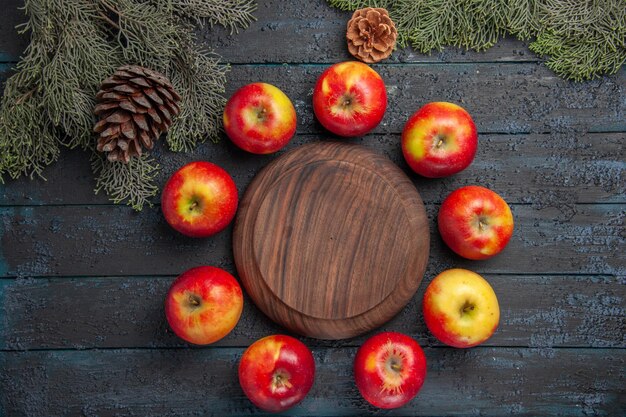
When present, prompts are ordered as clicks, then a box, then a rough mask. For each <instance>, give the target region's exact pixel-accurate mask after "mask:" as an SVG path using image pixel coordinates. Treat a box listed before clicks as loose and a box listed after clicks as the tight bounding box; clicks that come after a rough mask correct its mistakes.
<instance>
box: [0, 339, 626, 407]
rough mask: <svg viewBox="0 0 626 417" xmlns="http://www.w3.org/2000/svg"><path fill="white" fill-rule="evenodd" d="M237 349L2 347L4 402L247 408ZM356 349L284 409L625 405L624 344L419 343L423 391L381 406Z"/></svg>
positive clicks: (319, 357)
mask: <svg viewBox="0 0 626 417" xmlns="http://www.w3.org/2000/svg"><path fill="white" fill-rule="evenodd" d="M242 351H243V349H167V350H155V349H150V350H141V349H139V350H137V349H135V350H106V351H99V350H92V351H48V352H42V351H38V352H0V369H3V370H4V372H2V373H1V374H0V390H1V392H3V393H4V395H3V397H2V401H3V403H2V407H3V408H4V411H5V413H6V415H10V416H18V415H19V416H22V415H23V416H35V415H37V416H40V415H54V416H70V415H97V416H99V417H107V416H119V415H120V414H123V415H125V416H147V415H149V416H163V417H164V416H176V417H185V416H198V415H203V416H204V415H215V416H223V415H243V414H252V413H256V412H258V411H259V410H258V409H255V408H254V406H253V405H252V404H251V403H250V402H249V401H248V400H247V399H246V398H245V397H244V394H243V392H242V390H241V388H240V387H239V384H238V381H237V363H238V360H239V357H240V355H241V353H242ZM355 351H356V350H355V349H354V348H350V349H317V348H316V349H313V354H314V357H315V360H316V366H317V369H316V381H315V384H314V385H313V388H312V390H311V392H310V393H309V395H308V396H307V397H306V398H305V399H304V401H303V402H302V403H301V404H300V405H298V406H297V407H295V408H293V409H291V410H290V411H289V412H287V413H285V415H298V416H327V415H328V416H330V415H333V416H343V415H345V416H348V415H364V414H368V415H369V414H384V415H394V416H409V415H410V416H434V415H481V416H502V415H510V414H515V415H523V416H536V415H559V416H583V415H596V416H618V415H623V414H624V411H625V407H626V403H625V401H626V399H625V397H624V392H623V389H624V384H625V383H626V381H625V380H624V379H625V378H624V372H623V370H624V366H625V361H626V350H617V349H502V348H500V349H497V348H474V349H469V350H461V349H458V350H457V349H451V348H443V349H426V350H425V353H426V357H427V360H428V375H427V378H426V381H425V383H424V386H423V388H422V390H421V392H420V393H419V395H418V396H417V397H416V398H415V399H414V400H413V401H411V402H410V403H409V404H407V405H406V406H405V407H403V408H400V409H396V410H390V411H384V412H383V411H382V410H376V409H374V408H372V407H371V406H369V405H367V404H366V403H365V401H363V400H362V399H361V397H360V395H359V393H358V391H357V389H356V387H355V385H354V382H353V374H352V363H353V360H354V354H355Z"/></svg>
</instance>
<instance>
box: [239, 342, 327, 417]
mask: <svg viewBox="0 0 626 417" xmlns="http://www.w3.org/2000/svg"><path fill="white" fill-rule="evenodd" d="M314 377H315V361H314V359H313V354H311V351H310V350H309V348H307V347H306V345H305V344H304V343H302V342H300V341H299V340H298V339H295V338H293V337H291V336H285V335H272V336H267V337H264V338H262V339H259V340H257V341H256V342H254V343H253V344H252V345H250V347H248V349H247V350H246V351H245V352H244V354H243V356H242V357H241V360H240V362H239V383H240V384H241V388H242V389H243V392H244V393H245V394H246V396H247V397H248V398H249V399H250V401H252V403H253V404H254V405H256V406H257V407H259V408H261V409H263V410H265V411H268V412H271V413H278V412H281V411H285V410H287V409H289V408H291V407H293V406H294V405H296V404H297V403H299V402H300V401H302V400H303V399H304V397H306V395H307V394H308V392H309V390H310V389H311V387H312V386H313V379H314Z"/></svg>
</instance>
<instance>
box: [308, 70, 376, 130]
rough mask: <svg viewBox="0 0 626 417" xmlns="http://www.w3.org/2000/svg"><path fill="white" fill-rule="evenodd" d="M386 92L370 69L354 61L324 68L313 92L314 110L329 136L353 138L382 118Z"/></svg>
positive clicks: (372, 126)
mask: <svg viewBox="0 0 626 417" xmlns="http://www.w3.org/2000/svg"><path fill="white" fill-rule="evenodd" d="M386 108H387V91H386V90H385V83H384V82H383V79H382V78H381V77H380V75H378V73H377V72H376V71H374V70H373V69H372V68H370V67H369V66H367V65H366V64H363V63H361V62H356V61H347V62H341V63H338V64H335V65H332V66H331V67H330V68H328V69H326V71H324V72H323V73H322V75H321V76H320V77H319V78H318V79H317V83H316V84H315V89H314V90H313V111H314V112H315V116H316V117H317V120H319V121H320V123H321V124H322V126H324V127H325V128H326V129H328V130H329V131H331V132H332V133H334V134H336V135H339V136H345V137H354V136H362V135H364V134H366V133H367V132H369V131H370V130H372V129H374V128H375V127H376V126H378V124H379V123H380V121H381V120H382V119H383V116H384V115H385V109H386Z"/></svg>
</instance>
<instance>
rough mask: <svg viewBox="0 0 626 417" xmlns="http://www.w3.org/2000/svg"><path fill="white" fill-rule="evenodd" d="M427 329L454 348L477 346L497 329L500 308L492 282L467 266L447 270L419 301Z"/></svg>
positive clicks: (436, 279) (436, 278) (435, 280)
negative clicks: (466, 267)
mask: <svg viewBox="0 0 626 417" xmlns="http://www.w3.org/2000/svg"><path fill="white" fill-rule="evenodd" d="M422 309H423V312H424V320H425V321H426V326H428V329H429V330H430V332H431V333H432V334H433V335H434V336H435V337H436V338H437V339H438V340H439V341H441V342H442V343H445V344H446V345H449V346H453V347H457V348H468V347H472V346H476V345H479V344H481V343H483V342H484V341H485V340H487V339H489V338H490V337H491V335H492V334H493V333H494V332H495V331H496V328H497V327H498V322H499V321H500V307H499V306H498V299H497V298H496V293H495V292H494V291H493V288H491V285H489V283H488V282H487V281H486V280H485V279H484V278H483V277H481V276H480V275H478V274H477V273H475V272H472V271H468V270H467V269H448V270H446V271H443V272H442V273H441V274H439V275H437V276H436V277H435V279H433V281H432V282H431V283H430V284H429V285H428V288H426V292H425V293H424V301H423V304H422Z"/></svg>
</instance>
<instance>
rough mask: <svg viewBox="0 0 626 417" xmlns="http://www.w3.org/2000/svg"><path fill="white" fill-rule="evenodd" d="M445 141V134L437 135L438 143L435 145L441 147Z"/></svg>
mask: <svg viewBox="0 0 626 417" xmlns="http://www.w3.org/2000/svg"><path fill="white" fill-rule="evenodd" d="M443 143H444V141H443V136H441V135H438V136H437V144H436V145H435V146H436V147H437V148H441V145H443Z"/></svg>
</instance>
